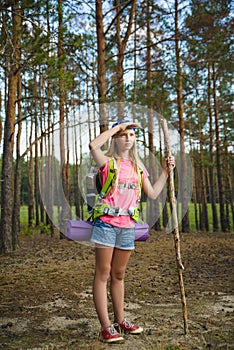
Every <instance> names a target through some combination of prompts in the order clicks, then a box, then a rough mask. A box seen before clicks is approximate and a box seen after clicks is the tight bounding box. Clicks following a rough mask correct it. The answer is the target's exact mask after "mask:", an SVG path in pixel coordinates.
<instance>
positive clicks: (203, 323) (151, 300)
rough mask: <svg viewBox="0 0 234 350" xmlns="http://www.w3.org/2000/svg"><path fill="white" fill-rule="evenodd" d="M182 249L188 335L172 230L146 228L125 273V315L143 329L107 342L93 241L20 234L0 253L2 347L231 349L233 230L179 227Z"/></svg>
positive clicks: (41, 349)
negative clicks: (97, 299) (102, 335)
mask: <svg viewBox="0 0 234 350" xmlns="http://www.w3.org/2000/svg"><path fill="white" fill-rule="evenodd" d="M181 252H182V260H183V263H184V266H185V270H184V272H183V279H184V285H185V291H186V300H187V313H188V333H187V335H186V336H185V335H184V325H183V313H182V305H181V299H180V288H179V282H178V273H177V267H176V262H175V251H174V242H173V236H172V235H171V234H166V233H162V232H161V233H156V232H154V231H151V233H150V238H149V240H148V241H147V242H137V243H136V249H135V251H134V253H132V256H131V258H130V263H129V266H128V269H127V273H126V279H125V281H126V282H125V287H126V298H125V307H126V317H127V318H128V319H130V320H132V321H133V322H135V323H137V324H140V325H141V326H143V327H144V333H142V334H141V335H138V336H133V335H126V336H125V342H124V343H123V344H119V345H114V344H113V345H107V344H103V343H101V342H99V341H98V333H99V328H100V327H99V323H98V320H97V316H96V313H95V310H94V306H93V301H92V279H93V269H94V250H93V248H92V247H90V246H85V245H81V244H79V243H77V242H71V241H70V242H69V241H67V240H65V239H64V240H60V239H59V237H54V238H51V237H49V236H47V235H39V234H38V235H36V234H35V235H33V236H21V237H20V248H19V249H18V250H17V251H16V252H15V253H14V254H13V255H10V256H1V257H0V269H1V271H0V273H1V276H0V349H4V350H10V349H17V350H21V349H22V350H54V349H61V350H77V349H89V350H100V349H112V350H115V349H116V350H117V349H118V350H119V349H120V350H150V349H154V350H157V349H158V350H192V349H194V350H205V349H212V350H215V349H217V350H218V349H219V350H233V349H234V322H233V321H234V317H233V316H234V234H226V233H225V234H224V233H209V234H208V233H196V234H195V233H192V234H182V235H181ZM110 314H111V315H112V310H111V309H110Z"/></svg>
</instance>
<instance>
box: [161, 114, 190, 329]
mask: <svg viewBox="0 0 234 350" xmlns="http://www.w3.org/2000/svg"><path fill="white" fill-rule="evenodd" d="M161 125H162V129H163V133H164V142H165V148H166V156H167V157H169V156H171V145H170V141H169V133H168V127H167V121H166V120H165V119H161ZM168 167H169V177H168V185H169V198H170V206H171V212H172V229H173V235H174V245H175V253H176V263H177V269H178V275H179V283H180V295H181V303H182V310H183V319H184V333H185V334H187V332H188V320H187V308H186V298H185V291H184V281H183V270H184V266H183V264H182V259H181V254H180V234H179V228H178V216H177V209H176V198H175V187H174V177H173V167H172V166H171V165H170V164H169V165H168Z"/></svg>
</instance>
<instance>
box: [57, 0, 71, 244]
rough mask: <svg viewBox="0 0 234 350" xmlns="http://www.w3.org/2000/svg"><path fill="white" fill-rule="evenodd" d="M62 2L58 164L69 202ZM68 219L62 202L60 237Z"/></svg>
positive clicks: (59, 5) (61, 4)
mask: <svg viewBox="0 0 234 350" xmlns="http://www.w3.org/2000/svg"><path fill="white" fill-rule="evenodd" d="M63 30H64V27H63V1H62V0H58V64H59V74H60V76H59V123H60V164H61V180H62V189H63V191H64V195H65V197H66V199H67V200H68V201H69V193H68V179H67V162H66V155H65V84H64V67H65V65H64V50H63V46H64V42H63V40H64V39H63ZM69 218H70V213H69V212H68V206H67V205H66V203H64V201H62V212H61V218H60V220H61V221H60V231H61V234H60V237H61V238H63V233H64V232H65V230H66V222H67V220H68V219H69Z"/></svg>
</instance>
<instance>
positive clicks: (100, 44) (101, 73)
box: [96, 0, 108, 148]
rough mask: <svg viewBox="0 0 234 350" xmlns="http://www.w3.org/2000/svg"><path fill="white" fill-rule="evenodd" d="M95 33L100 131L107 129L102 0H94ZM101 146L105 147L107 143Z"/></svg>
mask: <svg viewBox="0 0 234 350" xmlns="http://www.w3.org/2000/svg"><path fill="white" fill-rule="evenodd" d="M96 33H97V51H98V58H97V62H98V68H97V88H98V101H99V113H100V132H103V131H105V130H107V129H108V123H107V117H106V105H105V102H106V58H105V55H106V40H105V34H104V25H103V13H102V0H96ZM103 148H107V144H106V145H104V147H103Z"/></svg>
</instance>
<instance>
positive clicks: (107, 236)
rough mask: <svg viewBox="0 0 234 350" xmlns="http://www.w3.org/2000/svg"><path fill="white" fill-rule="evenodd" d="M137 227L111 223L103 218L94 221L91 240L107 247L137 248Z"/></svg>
mask: <svg viewBox="0 0 234 350" xmlns="http://www.w3.org/2000/svg"><path fill="white" fill-rule="evenodd" d="M134 239H135V228H134V227H133V228H124V227H117V226H112V225H109V224H107V223H105V222H103V221H102V220H101V219H99V218H98V219H96V220H95V221H94V223H93V231H92V235H91V239H90V241H91V242H93V243H96V244H100V245H102V246H105V247H113V248H114V247H115V248H118V249H122V250H132V249H134V248H135V245H134Z"/></svg>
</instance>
